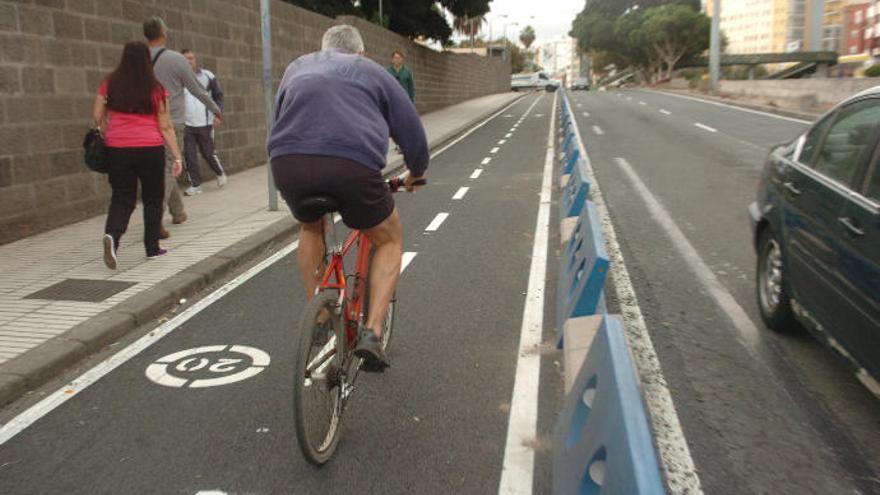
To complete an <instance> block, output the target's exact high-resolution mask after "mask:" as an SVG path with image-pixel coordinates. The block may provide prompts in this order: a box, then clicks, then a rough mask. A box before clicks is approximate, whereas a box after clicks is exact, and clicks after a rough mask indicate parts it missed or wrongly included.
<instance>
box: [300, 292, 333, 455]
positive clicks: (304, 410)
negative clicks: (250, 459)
mask: <svg viewBox="0 0 880 495" xmlns="http://www.w3.org/2000/svg"><path fill="white" fill-rule="evenodd" d="M337 309H338V308H337V298H336V295H335V294H334V293H332V292H324V293H321V294H318V295H316V296H315V297H314V298H313V299H312V300H311V301H309V303H308V304H307V305H306V307H305V309H304V310H303V315H302V319H301V321H300V326H299V328H300V335H299V344H298V348H297V351H296V362H295V367H294V382H293V383H294V385H293V412H294V422H295V424H296V438H297V442H298V443H299V447H300V450H302V453H303V455H304V456H305V458H306V459H307V460H308V461H309V462H311V463H312V464H315V465H318V466H320V465H322V464H324V463H326V462H327V461H329V460H330V457H332V456H333V452H334V451H335V450H336V445H337V443H338V442H339V423H340V420H341V417H342V407H343V398H342V391H343V387H344V386H345V383H344V382H345V378H344V375H343V371H342V365H341V363H342V362H343V358H344V342H343V340H344V338H342V336H343V330H342V328H341V323H340V318H339V316H338V315H337ZM328 316H329V320H327V317H328ZM324 320H326V321H324Z"/></svg>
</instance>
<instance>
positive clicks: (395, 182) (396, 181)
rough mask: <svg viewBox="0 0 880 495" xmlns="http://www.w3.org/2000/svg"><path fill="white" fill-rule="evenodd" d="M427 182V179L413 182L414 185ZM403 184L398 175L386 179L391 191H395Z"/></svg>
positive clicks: (422, 184)
mask: <svg viewBox="0 0 880 495" xmlns="http://www.w3.org/2000/svg"><path fill="white" fill-rule="evenodd" d="M427 183H428V179H419V180H417V181H415V182H413V185H414V186H424V185H425V184H427ZM402 186H403V181H402V180H401V179H400V177H395V178H393V179H388V188H389V189H391V192H393V193H396V192H397V191H398V190H400V188H401V187H402Z"/></svg>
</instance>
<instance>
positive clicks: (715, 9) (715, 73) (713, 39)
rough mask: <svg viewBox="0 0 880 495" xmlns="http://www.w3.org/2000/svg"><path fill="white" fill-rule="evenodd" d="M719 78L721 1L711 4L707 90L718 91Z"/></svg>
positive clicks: (714, 0) (715, 0)
mask: <svg viewBox="0 0 880 495" xmlns="http://www.w3.org/2000/svg"><path fill="white" fill-rule="evenodd" d="M720 78H721V0H713V2H712V33H711V35H710V37H709V89H710V90H712V91H718V80H719V79H720Z"/></svg>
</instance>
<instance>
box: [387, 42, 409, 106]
mask: <svg viewBox="0 0 880 495" xmlns="http://www.w3.org/2000/svg"><path fill="white" fill-rule="evenodd" d="M388 73H389V74H391V75H392V76H393V77H394V79H397V82H399V83H400V85H401V86H403V89H405V90H406V94H408V95H409V101H411V102H413V103H415V102H416V85H415V83H414V82H413V75H412V71H411V70H410V68H409V67H407V66H405V65H403V53H402V52H401V51H400V50H394V53H392V54H391V65H389V66H388Z"/></svg>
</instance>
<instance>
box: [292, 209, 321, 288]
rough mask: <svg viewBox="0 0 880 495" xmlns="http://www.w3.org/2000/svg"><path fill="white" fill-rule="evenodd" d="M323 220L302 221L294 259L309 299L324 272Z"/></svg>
mask: <svg viewBox="0 0 880 495" xmlns="http://www.w3.org/2000/svg"><path fill="white" fill-rule="evenodd" d="M323 224H324V220H323V219H321V220H318V221H317V222H312V223H304V224H302V227H301V228H300V231H299V249H298V252H297V256H296V261H297V263H298V264H299V276H300V279H301V280H302V284H303V289H304V290H305V291H306V297H307V298H309V300H311V299H312V297H314V296H315V288H317V287H318V284H319V283H320V281H321V280H320V279H321V276H322V275H323V274H324V273H323V272H324V270H322V268H323V267H324V228H323V226H324V225H323Z"/></svg>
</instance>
